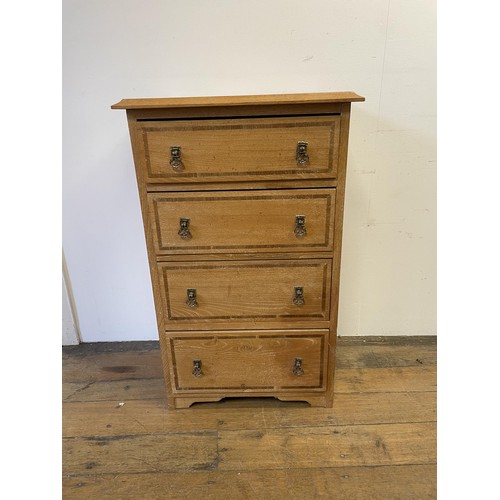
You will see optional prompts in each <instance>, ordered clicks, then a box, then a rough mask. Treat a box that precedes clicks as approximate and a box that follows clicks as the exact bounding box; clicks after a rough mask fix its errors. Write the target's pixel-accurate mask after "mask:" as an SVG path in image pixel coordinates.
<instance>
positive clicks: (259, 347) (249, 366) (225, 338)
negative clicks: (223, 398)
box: [168, 330, 328, 392]
mask: <svg viewBox="0 0 500 500" xmlns="http://www.w3.org/2000/svg"><path fill="white" fill-rule="evenodd" d="M288 332H291V333H292V332H293V331H287V330H283V331H279V330H276V331H273V332H266V333H261V334H259V336H255V332H253V331H252V332H249V334H250V333H251V334H253V335H249V334H247V335H245V334H244V332H230V333H223V332H218V333H217V334H216V335H213V334H212V332H200V333H197V334H196V335H186V334H182V335H168V338H169V345H170V349H171V357H172V359H173V360H175V362H174V363H173V372H174V373H173V377H172V379H173V380H174V383H175V386H174V387H173V390H174V391H175V392H186V391H195V392H196V391H197V390H200V389H208V390H212V391H213V390H215V389H218V390H225V391H228V392H231V390H237V391H242V390H246V389H256V390H259V391H265V390H270V391H273V392H280V391H283V390H289V389H294V390H297V389H304V388H307V389H313V388H314V389H321V390H324V380H325V375H326V372H327V365H326V361H327V359H326V354H327V345H326V341H327V340H326V335H327V334H328V330H310V331H301V332H297V331H295V332H293V333H294V334H293V336H292V335H291V334H289V333H288ZM193 359H197V360H199V361H200V362H201V363H202V375H201V376H199V377H195V376H193V374H192V370H193ZM242 359H243V360H244V361H243V362H242ZM295 359H300V360H301V363H302V365H301V366H302V371H303V373H302V374H301V375H300V376H297V375H294V373H293V368H294V361H295Z"/></svg>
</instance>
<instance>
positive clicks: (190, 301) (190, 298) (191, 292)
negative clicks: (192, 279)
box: [186, 288, 198, 307]
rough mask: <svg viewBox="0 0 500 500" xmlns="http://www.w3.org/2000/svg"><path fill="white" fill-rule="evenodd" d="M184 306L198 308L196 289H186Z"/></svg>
mask: <svg viewBox="0 0 500 500" xmlns="http://www.w3.org/2000/svg"><path fill="white" fill-rule="evenodd" d="M186 304H187V305H188V306H189V307H198V302H197V301H196V288H188V289H187V300H186Z"/></svg>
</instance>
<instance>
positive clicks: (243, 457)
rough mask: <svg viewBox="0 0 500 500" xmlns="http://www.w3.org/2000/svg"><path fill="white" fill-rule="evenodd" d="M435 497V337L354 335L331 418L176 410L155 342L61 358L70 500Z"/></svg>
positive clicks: (235, 407)
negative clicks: (170, 405)
mask: <svg viewBox="0 0 500 500" xmlns="http://www.w3.org/2000/svg"><path fill="white" fill-rule="evenodd" d="M193 495H195V496H196V495H199V496H201V495H203V497H204V498H214V499H219V498H220V499H223V498H236V499H238V498H252V499H253V498H263V499H266V500H268V499H272V498H280V499H281V498H283V497H285V496H286V498H301V499H309V498H311V499H314V498H336V499H343V498H345V499H351V498H352V499H378V498H380V499H382V498H383V499H396V498H398V499H406V498H408V499H420V498H436V338H435V337H364V338H363V337H344V338H340V339H339V342H338V346H337V370H336V379H335V397H334V406H333V408H311V407H309V405H308V404H307V403H303V402H287V403H285V402H281V401H278V400H275V399H274V398H234V399H232V398H231V399H226V400H224V401H221V402H219V403H201V404H195V405H193V406H192V407H191V408H189V409H185V410H173V411H172V410H171V411H167V409H166V403H165V388H164V382H163V379H162V371H161V358H160V354H159V351H158V344H157V343H156V342H137V343H135V342H123V343H122V342H120V343H106V344H87V345H81V346H72V347H71V348H64V349H63V498H68V499H70V498H90V499H93V498H116V499H122V498H123V499H126V498H127V499H128V498H131V499H134V498H138V499H143V498H145V499H148V498H168V499H170V498H179V499H180V498H191V497H192V496H193Z"/></svg>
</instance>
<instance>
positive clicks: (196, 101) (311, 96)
mask: <svg viewBox="0 0 500 500" xmlns="http://www.w3.org/2000/svg"><path fill="white" fill-rule="evenodd" d="M364 100H365V98H364V97H362V96H359V95H358V94H356V93H354V92H319V93H303V94H268V95H240V96H209V97H166V98H140V99H122V100H121V101H120V102H118V103H116V104H113V105H112V106H111V108H112V109H147V108H177V107H180V108H185V107H204V106H207V107H213V106H243V105H252V106H255V105H262V104H264V105H268V104H312V103H321V104H324V103H332V102H354V101H356V102H361V101H364Z"/></svg>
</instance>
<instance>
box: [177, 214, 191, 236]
mask: <svg viewBox="0 0 500 500" xmlns="http://www.w3.org/2000/svg"><path fill="white" fill-rule="evenodd" d="M177 234H178V235H179V236H180V237H181V238H182V239H183V240H189V239H191V232H190V231H189V219H183V218H181V219H180V220H179V231H177Z"/></svg>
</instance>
